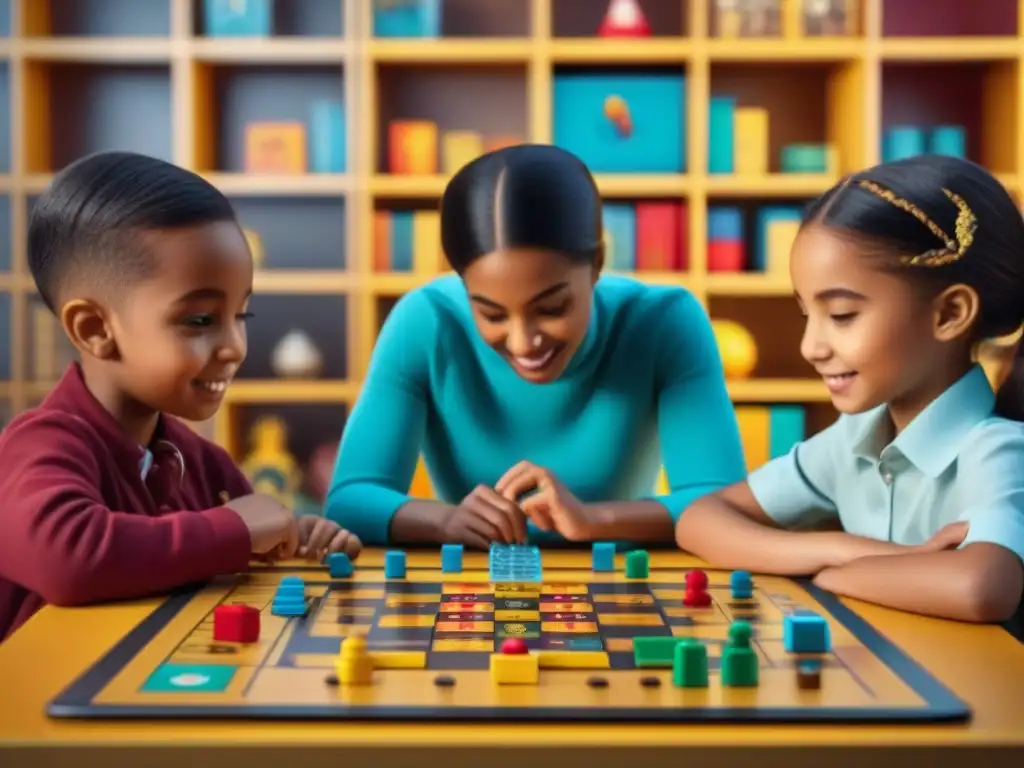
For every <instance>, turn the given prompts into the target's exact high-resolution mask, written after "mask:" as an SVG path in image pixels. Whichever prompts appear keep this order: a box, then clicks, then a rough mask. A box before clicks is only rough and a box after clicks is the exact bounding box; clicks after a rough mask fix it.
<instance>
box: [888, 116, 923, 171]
mask: <svg viewBox="0 0 1024 768" xmlns="http://www.w3.org/2000/svg"><path fill="white" fill-rule="evenodd" d="M924 152H925V137H924V130H923V129H921V128H918V127H916V126H913V125H900V126H897V127H895V128H890V129H889V130H888V131H886V132H885V137H884V138H883V139H882V161H883V162H886V163H891V162H893V161H894V160H904V159H906V158H908V157H917V156H918V155H923V154H924Z"/></svg>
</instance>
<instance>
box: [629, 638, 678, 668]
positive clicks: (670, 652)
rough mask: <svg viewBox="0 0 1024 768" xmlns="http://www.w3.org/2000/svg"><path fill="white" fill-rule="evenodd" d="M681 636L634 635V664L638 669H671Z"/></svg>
mask: <svg viewBox="0 0 1024 768" xmlns="http://www.w3.org/2000/svg"><path fill="white" fill-rule="evenodd" d="M681 642H682V638H680V637H672V636H669V637H660V636H658V637H634V638H633V665H634V666H635V667H636V668H637V669H645V668H646V669H651V668H658V667H660V668H662V669H671V668H672V661H673V659H674V658H675V652H676V646H677V645H679V643H681Z"/></svg>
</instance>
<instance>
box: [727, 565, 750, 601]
mask: <svg viewBox="0 0 1024 768" xmlns="http://www.w3.org/2000/svg"><path fill="white" fill-rule="evenodd" d="M729 586H730V587H731V588H732V597H733V600H748V599H750V597H752V596H753V594H754V582H753V579H751V578H750V574H749V573H747V572H746V571H733V573H732V575H731V576H730V577H729Z"/></svg>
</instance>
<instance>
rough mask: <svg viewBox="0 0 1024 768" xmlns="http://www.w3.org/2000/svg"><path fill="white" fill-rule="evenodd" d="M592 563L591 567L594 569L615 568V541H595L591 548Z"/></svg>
mask: <svg viewBox="0 0 1024 768" xmlns="http://www.w3.org/2000/svg"><path fill="white" fill-rule="evenodd" d="M592 559H593V563H592V565H591V568H593V570H595V571H614V570H615V543H614V542H611V541H596V542H594V546H593V548H592Z"/></svg>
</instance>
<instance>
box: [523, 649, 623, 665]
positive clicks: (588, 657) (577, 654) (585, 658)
mask: <svg viewBox="0 0 1024 768" xmlns="http://www.w3.org/2000/svg"><path fill="white" fill-rule="evenodd" d="M537 656H538V658H539V666H540V668H541V669H611V666H612V665H611V661H610V660H609V658H608V654H607V653H605V652H604V651H539V652H538V653H537Z"/></svg>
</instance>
